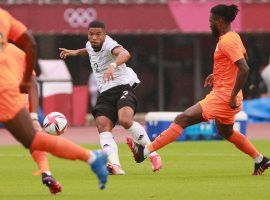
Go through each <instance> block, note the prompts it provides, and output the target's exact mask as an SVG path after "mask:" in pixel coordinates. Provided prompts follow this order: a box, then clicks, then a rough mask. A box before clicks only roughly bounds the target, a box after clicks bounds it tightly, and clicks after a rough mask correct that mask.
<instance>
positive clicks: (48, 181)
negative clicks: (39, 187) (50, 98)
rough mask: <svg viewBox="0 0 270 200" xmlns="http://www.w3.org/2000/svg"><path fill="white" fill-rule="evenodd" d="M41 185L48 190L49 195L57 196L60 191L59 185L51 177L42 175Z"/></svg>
mask: <svg viewBox="0 0 270 200" xmlns="http://www.w3.org/2000/svg"><path fill="white" fill-rule="evenodd" d="M42 183H43V184H44V185H46V186H47V187H48V188H49V190H50V192H51V194H57V193H58V192H61V191H62V186H61V184H60V183H59V182H58V181H56V180H55V179H54V178H53V177H52V176H51V175H48V174H46V173H42Z"/></svg>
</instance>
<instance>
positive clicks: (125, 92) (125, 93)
mask: <svg viewBox="0 0 270 200" xmlns="http://www.w3.org/2000/svg"><path fill="white" fill-rule="evenodd" d="M127 95H128V91H126V90H125V91H123V95H122V96H121V98H120V99H125V98H127V97H126V96H127Z"/></svg>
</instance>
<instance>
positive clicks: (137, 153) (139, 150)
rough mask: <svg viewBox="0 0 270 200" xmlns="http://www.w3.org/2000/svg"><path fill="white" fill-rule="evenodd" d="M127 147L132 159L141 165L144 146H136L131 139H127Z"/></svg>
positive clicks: (143, 158)
mask: <svg viewBox="0 0 270 200" xmlns="http://www.w3.org/2000/svg"><path fill="white" fill-rule="evenodd" d="M127 145H128V147H129V148H130V150H131V152H132V153H133V157H134V159H135V161H136V162H137V163H141V162H143V161H144V160H145V157H144V154H143V150H144V146H142V145H140V144H137V143H136V142H134V141H133V139H132V138H130V137H127Z"/></svg>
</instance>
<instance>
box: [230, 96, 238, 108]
mask: <svg viewBox="0 0 270 200" xmlns="http://www.w3.org/2000/svg"><path fill="white" fill-rule="evenodd" d="M229 105H230V107H231V108H232V109H237V108H238V107H239V106H241V104H240V103H238V102H237V98H236V97H231V99H230V103H229Z"/></svg>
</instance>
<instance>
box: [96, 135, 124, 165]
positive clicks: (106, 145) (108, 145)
mask: <svg viewBox="0 0 270 200" xmlns="http://www.w3.org/2000/svg"><path fill="white" fill-rule="evenodd" d="M99 141H100V145H101V148H102V150H103V151H105V152H106V153H107V154H108V160H109V162H110V163H111V164H116V165H119V166H121V165H120V161H119V156H118V147H117V144H116V142H115V141H114V139H113V135H112V133H111V132H102V133H100V134H99Z"/></svg>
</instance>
